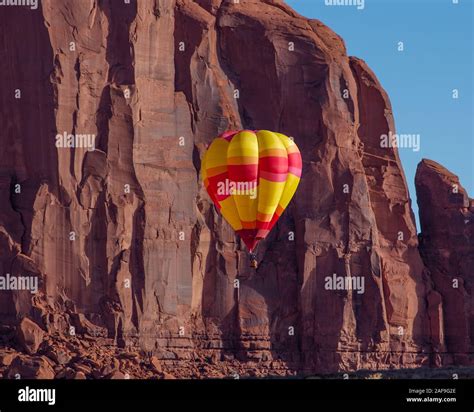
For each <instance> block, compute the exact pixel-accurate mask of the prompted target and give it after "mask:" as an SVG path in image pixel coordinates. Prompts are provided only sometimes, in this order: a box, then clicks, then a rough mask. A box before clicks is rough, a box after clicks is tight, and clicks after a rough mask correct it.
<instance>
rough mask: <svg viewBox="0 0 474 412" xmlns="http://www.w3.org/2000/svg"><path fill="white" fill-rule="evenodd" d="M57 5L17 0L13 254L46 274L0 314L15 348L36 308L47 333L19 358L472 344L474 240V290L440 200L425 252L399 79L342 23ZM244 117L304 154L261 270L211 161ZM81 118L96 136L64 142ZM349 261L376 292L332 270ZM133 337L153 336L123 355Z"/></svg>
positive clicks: (4, 209)
mask: <svg viewBox="0 0 474 412" xmlns="http://www.w3.org/2000/svg"><path fill="white" fill-rule="evenodd" d="M41 3H42V4H41V7H40V9H39V10H36V11H33V10H29V9H26V8H22V7H12V8H8V10H7V8H5V9H4V10H1V11H0V32H1V37H0V38H1V39H2V40H1V41H2V45H1V49H2V50H3V52H4V56H5V57H4V58H2V59H0V71H1V73H2V75H1V76H0V90H1V91H2V92H1V93H0V96H1V107H0V115H1V124H2V125H3V128H2V132H1V133H0V141H1V147H2V148H5V149H4V150H2V151H1V154H0V157H1V159H0V190H1V192H2V199H3V201H2V202H1V208H0V271H1V274H6V273H10V274H12V275H15V276H19V275H22V276H27V275H30V276H35V277H38V278H39V279H40V292H39V293H37V294H36V295H34V296H32V295H31V294H30V292H28V291H8V292H7V291H2V292H0V293H1V297H2V298H1V300H0V324H1V325H2V326H1V327H2V328H3V329H2V330H4V331H5V334H4V341H5V342H7V343H8V345H12V346H13V347H15V348H18V346H15V345H18V344H19V343H18V339H17V338H15V336H17V332H14V330H15V328H19V329H21V328H20V326H21V325H20V326H18V327H17V325H19V320H20V319H22V318H29V319H30V320H31V322H35V323H36V324H37V325H38V326H39V327H40V328H41V329H42V330H43V331H44V333H45V336H42V332H41V333H40V332H39V331H35V334H34V338H30V340H31V339H33V343H29V344H28V347H29V348H30V350H29V352H30V353H29V355H28V356H27V355H21V356H22V357H18V358H16V359H15V361H14V362H10V361H11V359H10V361H9V362H8V365H4V366H5V367H7V366H8V367H9V368H10V371H9V372H8V374H9V376H13V375H14V374H15V371H17V370H22V369H21V368H23V369H25V368H26V369H27V370H28V371H29V372H28V373H30V374H31V375H32V376H47V377H50V376H51V375H52V374H53V375H54V374H56V376H60V377H76V378H82V377H83V376H82V375H84V377H102V376H111V377H119V376H121V375H120V374H121V373H122V372H123V371H124V370H126V369H127V368H128V371H129V372H130V371H131V370H133V369H134V368H135V369H136V374H137V376H142V375H140V371H139V368H138V366H137V365H138V363H137V362H138V361H137V357H138V358H139V357H140V356H142V355H143V354H146V356H148V357H149V363H148V365H149V369H150V371H151V372H150V373H152V372H153V371H154V372H156V373H158V372H157V371H158V370H159V372H160V373H163V374H165V375H164V376H165V377H167V376H168V375H166V374H168V373H169V372H171V373H172V374H175V375H179V376H193V377H205V376H214V375H221V376H222V375H230V374H232V373H234V372H237V373H240V374H247V375H252V376H262V375H268V374H280V375H286V374H297V373H316V372H317V373H324V372H334V371H337V370H356V369H361V368H380V369H387V368H392V367H396V368H404V367H417V366H422V365H432V364H434V365H441V364H442V363H443V362H444V359H445V358H446V356H445V355H446V353H447V352H446V351H448V352H449V351H453V352H456V353H459V354H460V356H461V358H462V360H463V361H466V360H467V352H469V345H468V341H469V325H470V322H472V320H471V318H470V317H469V316H470V315H469V313H470V312H469V310H470V309H469V310H468V309H467V308H470V306H469V305H470V303H469V300H468V299H466V300H462V299H461V300H460V299H458V298H457V297H456V295H453V294H452V293H451V292H448V291H447V288H448V285H447V284H446V282H448V281H449V279H448V280H446V279H445V275H444V272H443V270H444V269H443V268H451V266H450V265H452V264H453V259H457V260H456V262H459V265H460V266H459V267H460V269H459V275H456V276H459V278H460V279H461V280H464V281H465V282H466V283H464V284H463V285H464V286H462V287H460V289H459V292H456V293H464V295H463V296H468V295H466V293H467V294H468V293H469V292H462V291H465V289H462V288H463V287H464V288H466V287H467V286H466V285H468V282H469V268H470V267H472V265H471V266H469V264H468V263H469V262H467V263H466V261H465V260H463V258H462V256H460V255H458V254H459V253H461V254H462V253H466V254H468V255H469V256H470V259H471V261H472V250H471V249H472V248H471V249H468V248H467V247H465V246H464V247H463V248H461V249H459V250H458V249H456V250H453V251H452V252H451V254H450V256H451V257H450V256H447V255H446V254H445V252H443V253H441V252H437V251H436V250H438V249H437V248H439V247H440V246H439V245H440V244H438V243H437V242H438V241H439V242H442V241H443V240H444V241H445V240H446V239H445V238H444V237H443V236H442V235H441V236H438V234H439V233H441V232H442V229H437V228H438V226H437V224H436V223H434V222H432V217H433V215H432V213H435V212H430V211H429V207H428V206H425V205H424V204H423V203H422V204H421V205H420V206H421V209H422V225H423V232H425V231H426V233H431V230H433V231H434V232H433V233H434V234H432V235H430V236H429V238H430V239H432V240H431V241H430V242H434V243H426V242H427V240H426V239H427V238H426V237H424V242H425V243H423V248H422V253H423V256H424V257H425V259H426V261H427V262H428V263H427V265H426V266H425V264H424V263H423V261H422V258H421V255H420V252H419V249H418V238H417V234H416V228H415V224H414V217H413V213H412V211H411V205H410V198H409V194H408V190H407V185H406V181H405V176H404V173H403V170H402V167H401V163H400V159H399V157H398V153H397V149H396V148H382V147H381V146H380V136H381V135H383V134H388V133H389V132H390V131H392V132H393V131H394V130H395V129H394V122H393V117H392V113H391V107H390V102H389V98H388V96H387V95H386V93H385V92H384V90H383V88H382V87H381V86H380V84H379V83H378V81H377V79H376V77H375V75H374V73H373V72H372V71H371V70H370V69H369V68H368V67H367V66H366V64H365V63H364V62H363V61H362V60H359V59H357V58H349V57H348V56H347V53H346V50H345V46H344V42H343V40H342V39H341V38H340V37H338V36H337V35H336V34H335V33H334V32H332V31H331V30H330V29H329V28H327V27H326V26H324V25H323V24H322V23H321V22H319V21H317V20H309V19H306V18H304V17H302V16H300V15H298V14H296V13H295V12H294V11H293V10H291V9H290V8H289V7H288V6H286V5H285V4H284V2H283V1H278V0H262V1H257V0H240V2H238V3H237V4H234V2H233V1H226V0H196V1H191V0H176V1H175V0H140V1H134V0H131V2H130V4H127V3H123V4H122V3H121V2H116V1H112V0H106V1H97V0H88V1H81V2H78V1H76V0H62V1H56V0H43V1H42V2H41ZM17 90H19V91H20V93H21V98H16V99H15V96H16V95H15V93H16V91H17ZM239 128H250V129H269V130H278V131H281V132H282V133H285V134H287V135H290V136H293V137H294V139H295V141H296V143H297V144H298V146H299V148H300V150H301V152H302V154H303V162H304V169H303V176H302V181H301V184H300V187H299V189H298V191H297V193H296V195H295V198H294V200H293V201H292V204H291V205H290V207H289V209H288V210H287V212H285V214H284V215H283V216H282V218H281V219H280V222H279V223H278V225H277V227H275V229H274V230H273V232H272V233H271V235H270V236H269V238H268V239H267V240H266V241H265V242H263V243H262V244H261V245H260V246H259V250H258V255H259V256H258V257H259V269H258V271H257V272H256V273H252V272H251V270H250V269H249V264H248V256H247V252H246V250H245V248H244V246H243V244H242V243H241V242H240V241H239V239H237V238H236V236H235V235H234V233H233V232H232V230H231V229H230V227H229V226H228V225H227V223H225V222H224V221H223V220H222V218H221V217H220V216H219V215H218V214H217V213H216V211H215V210H214V207H213V206H212V203H211V202H210V199H209V198H208V196H207V194H206V193H205V190H204V188H203V187H202V184H201V182H200V177H199V172H200V159H201V157H202V154H203V152H204V150H205V149H206V147H207V145H208V144H209V143H210V142H211V141H212V139H213V138H214V137H216V136H218V135H219V134H220V133H222V132H224V131H226V130H228V129H239ZM64 133H65V134H66V135H68V134H72V135H84V134H88V135H94V136H95V150H94V151H89V150H87V148H83V147H74V148H71V147H68V148H63V147H56V145H55V136H56V135H57V134H64ZM423 167H425V166H421V172H420V173H421V177H420V181H421V182H422V183H420V188H421V189H420V190H423V191H424V192H423V193H425V192H426V193H427V195H426V196H427V197H426V198H429V196H430V193H431V192H430V190H431V189H433V190H434V188H432V186H431V185H432V181H433V180H432V178H431V177H430V173H429V172H428V171H424V169H423ZM433 179H434V178H433ZM463 199H464V200H463V202H464V203H465V202H466V198H463ZM463 207H464V208H465V207H467V206H463ZM438 212H439V213H448V212H442V211H438ZM466 213H467V212H466V210H465V209H462V208H461V209H459V208H458V209H453V210H452V213H448V214H446V215H443V216H442V218H446V219H450V221H453V224H454V221H456V222H457V220H462V216H464V215H465V214H466ZM436 219H437V218H436ZM456 219H457V220H456ZM441 222H442V221H441ZM459 227H461V226H459ZM462 227H464V226H462ZM452 235H453V236H454V237H456V239H458V238H460V237H462V234H461V233H457V232H456V233H454V232H453V233H452ZM471 239H472V236H471ZM458 244H459V245H461V244H462V243H461V241H460V242H459V243H456V245H458ZM443 250H444V249H443ZM461 250H464V251H465V252H461ZM446 253H447V252H446ZM463 265H464V266H463ZM428 269H429V270H434V273H435V275H434V276H431V275H430V271H429V270H428ZM446 270H448V269H446ZM437 271H438V272H437ZM438 273H439V274H438ZM333 274H336V276H343V277H346V276H353V277H356V276H357V277H361V278H363V279H364V286H365V290H364V293H357V291H355V290H327V289H326V288H325V282H326V280H325V279H326V277H328V276H333ZM236 281H238V282H236ZM236 286H239V287H236ZM445 301H446V302H447V303H446V302H445ZM450 302H451V303H450ZM446 304H447V306H446ZM457 305H461V306H462V307H463V308H466V311H465V312H466V316H467V317H466V319H465V321H464V322H461V323H462V325H461V323H459V322H457V321H456V320H452V322H451V325H453V324H455V325H456V326H450V327H449V326H447V325H448V322H447V320H448V319H454V317H455V316H456V315H455V312H456V310H457V307H458V306H457ZM443 314H444V315H443ZM459 325H461V326H459ZM71 327H73V329H72V330H73V334H71ZM449 328H451V329H449ZM453 328H454V329H455V330H454V329H453ZM459 331H460V332H459ZM458 332H459V333H461V335H460V336H461V337H460V338H459V339H458V338H452V336H454V335H453V334H456V333H458ZM38 336H41V338H42V339H44V341H43V342H42V343H41V342H37V340H38ZM78 337H80V338H78ZM445 337H446V344H447V346H446V345H445ZM86 338H87V339H86ZM88 339H89V340H90V342H89V340H88ZM71 340H72V342H73V343H71ZM99 340H101V341H100V342H102V340H103V342H106V343H107V345H106V346H107V348H108V349H107V350H108V352H106V353H105V352H104V353H101V352H100V350H99V349H100V348H99V347H100V346H101V345H98V344H97V343H96V342H98V341H99ZM85 342H86V343H87V344H86V343H85ZM88 342H89V343H88ZM71 345H72V346H71ZM87 345H88V346H87ZM104 345H105V343H104ZM32 347H33V348H34V350H35V351H37V350H38V354H37V355H36V357H33V358H31V356H32V354H31V352H32V349H31V348H32ZM103 347H105V346H103ZM57 348H61V350H58V349H57ZM124 348H129V349H130V348H134V349H133V350H137V351H140V355H137V356H135V355H134V354H133V353H134V352H133V353H132V355H133V356H131V355H127V353H128V352H124V353H125V354H122V355H121V356H123V359H122V360H121V361H120V362H118V361H117V360H116V359H113V356H112V355H113V354H114V353H115V352H114V351H118V350H121V349H123V350H125V349H124ZM95 350H97V351H98V352H97V354H95V355H93V356H92V355H90V356H89V358H90V359H89V363H87V364H84V362H83V363H82V364H80V365H79V366H78V365H77V362H76V363H74V359H76V358H77V354H82V355H81V356H85V355H84V353H85V351H86V352H87V351H89V352H90V353H96V352H94V351H95ZM74 353H76V358H74ZM107 356H108V357H107ZM143 356H144V355H143ZM93 358H95V359H93ZM106 358H107V359H106ZM451 358H452V357H451ZM451 358H450V359H451ZM71 359H72V360H71ZM453 359H454V358H453ZM454 361H455V362H457V361H458V358H456V359H454ZM71 362H72V363H73V364H74V366H75V367H74V368H72V367H71ZM134 362H135V363H134ZM161 364H163V365H164V366H163V367H164V368H165V369H166V371H165V372H163V371H162V370H161V366H157V365H161ZM202 364H205V366H199V365H202ZM25 365H26V366H25ZM28 365H29V366H28ZM68 365H69V366H68ZM15 368H16V369H15ZM127 373H128V372H127ZM143 376H148V375H143Z"/></svg>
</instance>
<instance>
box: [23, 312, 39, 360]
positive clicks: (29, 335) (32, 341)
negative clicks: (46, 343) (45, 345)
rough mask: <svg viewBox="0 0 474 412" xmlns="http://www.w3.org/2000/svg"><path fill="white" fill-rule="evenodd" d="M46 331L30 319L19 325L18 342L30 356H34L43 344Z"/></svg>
mask: <svg viewBox="0 0 474 412" xmlns="http://www.w3.org/2000/svg"><path fill="white" fill-rule="evenodd" d="M43 338H44V331H43V329H41V328H40V327H39V326H38V325H37V324H36V323H34V322H32V321H31V320H30V319H28V318H23V320H22V321H21V322H20V324H19V325H18V335H17V341H18V343H19V344H20V345H21V348H22V349H23V350H24V351H25V352H26V353H28V354H30V355H32V354H34V353H36V352H37V350H38V349H39V347H40V345H41V343H42V342H43Z"/></svg>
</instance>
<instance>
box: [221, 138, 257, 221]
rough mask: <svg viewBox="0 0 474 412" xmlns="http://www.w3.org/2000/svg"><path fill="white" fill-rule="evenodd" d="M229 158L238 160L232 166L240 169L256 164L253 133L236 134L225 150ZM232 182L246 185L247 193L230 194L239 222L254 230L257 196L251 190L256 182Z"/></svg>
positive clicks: (243, 191) (242, 191) (236, 180)
mask: <svg viewBox="0 0 474 412" xmlns="http://www.w3.org/2000/svg"><path fill="white" fill-rule="evenodd" d="M230 158H232V159H235V158H240V161H239V162H238V163H235V164H234V165H233V166H234V167H240V168H242V169H244V168H245V167H246V166H247V165H256V164H258V163H257V161H258V141H257V136H255V133H253V132H250V131H242V132H240V133H237V134H236V135H235V136H234V137H233V138H232V140H231V141H230V143H229V149H228V150H227V160H228V159H230ZM256 177H257V176H255V178H256ZM234 180H235V182H236V183H237V184H242V183H248V184H247V189H248V190H247V192H245V190H241V191H240V192H239V193H234V194H232V198H233V199H234V202H235V205H236V207H237V212H238V215H239V218H240V220H241V222H246V225H247V226H248V225H249V224H250V225H251V227H247V228H254V227H255V221H256V219H255V217H256V215H257V196H256V194H255V193H254V192H253V190H252V189H255V186H256V184H257V182H256V180H255V181H253V182H246V181H245V180H244V179H234ZM244 188H245V186H244Z"/></svg>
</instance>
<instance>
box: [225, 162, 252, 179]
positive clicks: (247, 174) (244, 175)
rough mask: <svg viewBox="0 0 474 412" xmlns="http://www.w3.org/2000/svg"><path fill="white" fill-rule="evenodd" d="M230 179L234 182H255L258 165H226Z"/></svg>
mask: <svg viewBox="0 0 474 412" xmlns="http://www.w3.org/2000/svg"><path fill="white" fill-rule="evenodd" d="M227 170H228V172H229V178H230V180H232V181H234V182H256V181H257V176H258V165H257V164H252V165H229V166H228V167H227Z"/></svg>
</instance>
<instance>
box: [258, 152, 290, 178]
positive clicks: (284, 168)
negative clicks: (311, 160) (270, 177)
mask: <svg viewBox="0 0 474 412" xmlns="http://www.w3.org/2000/svg"><path fill="white" fill-rule="evenodd" d="M258 168H259V170H260V172H261V171H262V170H263V171H265V172H269V173H284V174H286V173H288V158H287V157H280V156H266V157H260V158H259V159H258Z"/></svg>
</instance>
